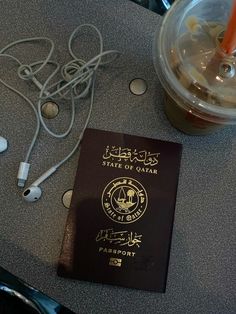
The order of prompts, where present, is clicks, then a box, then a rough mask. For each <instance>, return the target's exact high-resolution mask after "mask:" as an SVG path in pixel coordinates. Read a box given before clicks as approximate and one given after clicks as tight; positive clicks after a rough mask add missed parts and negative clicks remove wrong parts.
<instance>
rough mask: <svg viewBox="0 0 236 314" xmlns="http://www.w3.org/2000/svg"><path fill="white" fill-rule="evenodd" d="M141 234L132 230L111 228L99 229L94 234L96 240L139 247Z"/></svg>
mask: <svg viewBox="0 0 236 314" xmlns="http://www.w3.org/2000/svg"><path fill="white" fill-rule="evenodd" d="M141 238H142V235H141V234H140V235H138V234H137V233H136V232H132V231H130V232H129V231H116V232H115V231H114V230H113V228H110V229H104V230H100V231H99V232H98V234H97V236H96V242H101V241H103V242H109V243H113V244H118V245H120V246H125V245H127V246H129V247H130V246H137V247H140V244H141V242H142V240H141Z"/></svg>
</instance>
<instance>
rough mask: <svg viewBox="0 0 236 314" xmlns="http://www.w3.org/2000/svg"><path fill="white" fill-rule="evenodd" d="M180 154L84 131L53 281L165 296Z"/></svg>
mask: <svg viewBox="0 0 236 314" xmlns="http://www.w3.org/2000/svg"><path fill="white" fill-rule="evenodd" d="M181 151H182V146H181V145H180V144H176V143H171V142H165V141H160V140H155V139H149V138H144V137H138V136H131V135H127V134H121V133H114V132H107V131H100V130H95V129H87V130H86V132H85V134H84V138H83V142H82V146H81V152H80V158H79V163H78V169H77V172H76V177H75V184H74V189H73V196H72V201H71V207H70V210H69V214H68V219H67V224H66V229H65V236H64V241H63V245H62V250H61V254H60V258H59V263H58V275H59V276H63V277H70V278H76V279H80V280H86V281H92V282H100V283H106V284H114V285H120V286H124V287H130V288H136V289H144V290H149V291H157V292H165V287H166V278H167V270H168V262H169V253H170V243H171V234H172V227H173V219H174V209H175V200H176V192H177V184H178V175H179V167H180V158H181Z"/></svg>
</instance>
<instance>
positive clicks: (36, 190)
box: [22, 167, 57, 202]
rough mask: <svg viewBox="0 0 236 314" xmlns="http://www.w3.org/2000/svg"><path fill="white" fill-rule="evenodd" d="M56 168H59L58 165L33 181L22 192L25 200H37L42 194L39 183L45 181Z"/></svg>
mask: <svg viewBox="0 0 236 314" xmlns="http://www.w3.org/2000/svg"><path fill="white" fill-rule="evenodd" d="M56 170H57V168H56V167H52V168H50V169H49V170H48V171H46V172H45V173H44V174H43V175H42V176H41V177H39V178H38V179H37V180H36V181H35V182H34V183H32V184H31V186H30V187H29V188H28V189H26V190H24V192H23V193H22V196H23V198H24V200H26V201H27V202H36V201H37V200H38V199H39V198H40V197H41V195H42V190H41V188H40V187H39V185H40V184H41V183H42V182H43V181H45V180H46V179H47V178H48V177H49V176H50V175H51V174H53V173H54V172H55V171H56Z"/></svg>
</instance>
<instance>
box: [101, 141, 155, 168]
mask: <svg viewBox="0 0 236 314" xmlns="http://www.w3.org/2000/svg"><path fill="white" fill-rule="evenodd" d="M159 155H160V153H151V152H149V151H146V150H141V151H137V149H130V148H123V147H120V146H109V145H107V147H106V149H105V153H104V154H103V156H102V157H103V160H108V159H109V160H111V161H114V160H117V161H122V160H123V161H125V162H126V161H130V162H131V163H137V162H140V163H143V164H144V166H151V167H153V166H156V165H157V164H158V163H159V160H158V158H159Z"/></svg>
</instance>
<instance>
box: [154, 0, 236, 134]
mask: <svg viewBox="0 0 236 314" xmlns="http://www.w3.org/2000/svg"><path fill="white" fill-rule="evenodd" d="M232 4H233V0H232V1H231V0H177V1H176V2H174V4H173V6H172V7H171V9H170V10H169V11H168V12H167V14H166V15H165V17H164V19H163V22H162V26H161V30H159V29H158V30H157V31H156V33H155V38H154V49H153V54H154V65H155V69H156V72H157V75H158V77H159V79H160V81H161V84H162V86H163V87H164V89H165V92H166V93H165V103H164V105H165V112H166V115H167V117H168V119H169V120H170V122H171V123H172V125H173V126H174V127H175V128H177V129H179V130H181V131H183V132H185V133H187V134H190V135H205V134H209V133H212V132H214V131H216V130H218V129H220V128H222V127H225V126H226V125H232V124H236V88H235V87H236V57H235V56H233V55H231V56H228V55H225V54H224V52H223V51H221V48H220V42H221V41H222V39H223V35H224V31H225V28H226V26H227V22H228V19H229V16H230V13H231V7H232Z"/></svg>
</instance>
